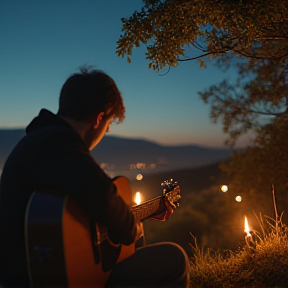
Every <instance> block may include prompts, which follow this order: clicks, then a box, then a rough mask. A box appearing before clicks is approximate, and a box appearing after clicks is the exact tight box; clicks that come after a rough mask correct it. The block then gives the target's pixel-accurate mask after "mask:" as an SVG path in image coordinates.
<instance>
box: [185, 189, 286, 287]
mask: <svg viewBox="0 0 288 288" xmlns="http://www.w3.org/2000/svg"><path fill="white" fill-rule="evenodd" d="M272 190H273V191H272V193H273V197H274V189H272ZM273 204H274V208H275V219H272V218H270V217H267V216H265V217H264V219H263V218H262V216H261V214H260V216H259V217H257V216H255V217H257V219H258V221H259V223H260V229H261V231H260V232H257V231H251V234H252V239H253V241H252V242H248V243H246V244H245V245H242V246H241V247H239V248H238V250H237V251H235V252H233V251H224V252H220V251H213V250H211V249H208V250H205V251H204V250H203V249H201V248H200V247H199V246H198V245H197V241H196V239H195V237H194V244H191V247H192V250H193V256H192V258H191V274H190V275H191V276H190V287H193V288H194V287H199V288H200V287H201V288H205V287H212V288H214V287H215V288H216V287H217V288H218V287H225V288H226V287H235V288H236V287H237V288H240V287H257V288H258V287H259V288H260V287H261V288H266V287H267V288H268V287H275V288H276V287H277V288H280V287H281V288H282V287H288V226H286V225H285V224H284V223H282V215H281V216H280V217H279V216H278V214H277V209H276V204H275V197H274V203H273Z"/></svg>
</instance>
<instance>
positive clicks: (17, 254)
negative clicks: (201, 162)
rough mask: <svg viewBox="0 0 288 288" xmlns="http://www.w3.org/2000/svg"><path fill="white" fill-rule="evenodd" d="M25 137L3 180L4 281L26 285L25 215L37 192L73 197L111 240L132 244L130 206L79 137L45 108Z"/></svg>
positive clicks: (0, 264)
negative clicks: (47, 191) (103, 226)
mask: <svg viewBox="0 0 288 288" xmlns="http://www.w3.org/2000/svg"><path fill="white" fill-rule="evenodd" d="M26 132H27V135H26V136H25V137H24V138H23V139H22V140H21V141H20V142H19V143H18V144H17V146H16V147H15V148H14V150H13V151H12V153H11V154H10V155H9V157H8V159H7V161H6V163H5V166H4V168H3V172H2V176H1V182H0V280H1V281H4V282H7V281H8V282H9V281H12V279H14V280H15V279H17V281H18V283H16V284H20V285H22V284H23V285H24V284H25V283H28V275H27V267H26V266H27V265H26V255H25V243H24V215H25V210H26V206H27V202H28V200H29V198H30V196H31V194H32V193H33V191H35V190H43V189H45V190H46V189H47V190H51V191H54V192H56V193H59V194H61V195H64V194H69V195H70V196H71V197H72V198H74V199H75V200H76V201H77V202H78V204H79V205H80V206H81V207H82V208H83V209H84V210H85V211H86V212H87V213H88V215H89V216H90V217H92V218H93V219H94V220H96V221H97V222H99V223H101V224H103V225H105V226H106V227H107V228H108V231H109V235H110V238H111V240H112V241H114V242H117V243H123V244H130V243H132V242H133V240H134V238H135V234H136V228H135V224H134V217H133V215H132V213H131V210H130V207H129V206H128V205H126V204H125V202H124V201H123V200H122V198H121V197H120V196H119V195H118V194H117V188H116V186H115V185H114V184H113V181H112V179H111V178H109V177H108V176H107V175H106V174H105V172H104V171H103V170H102V169H101V168H100V167H99V165H98V164H97V163H96V162H95V160H94V159H93V158H92V157H91V156H90V154H89V150H88V149H87V147H86V146H85V144H84V142H83V140H82V139H81V137H80V136H79V134H77V133H76V132H75V130H74V129H73V128H72V127H71V126H70V125H69V124H68V123H67V122H66V121H64V120H62V119H61V118H59V117H58V116H56V115H54V114H52V113H51V112H49V111H47V110H44V109H43V110H41V111H40V113H39V116H38V117H36V118H35V119H34V120H33V121H32V122H31V123H30V124H29V125H28V127H27V128H26ZM96 149H97V148H96ZM16 284H15V285H16Z"/></svg>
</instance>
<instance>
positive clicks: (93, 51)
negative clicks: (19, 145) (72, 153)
mask: <svg viewBox="0 0 288 288" xmlns="http://www.w3.org/2000/svg"><path fill="white" fill-rule="evenodd" d="M141 7H142V1H141V0H122V1H119V0H105V1H101V0H60V1H56V0H49V1H48V0H41V1H39V0H38V1H37V0H25V1H23V0H1V1H0V129H1V128H2V129H3V128H19V127H25V126H26V125H27V124H28V123H29V122H30V121H31V119H32V118H33V117H35V116H36V115H37V114H38V112H39V110H40V109H41V108H46V109H49V110H50V111H52V112H54V113H56V112H57V108H58V97H59V92H60V89H61V86H62V84H63V83H64V81H65V80H66V79H67V78H68V77H69V76H70V75H71V74H72V73H74V72H76V71H77V68H78V67H79V66H81V65H83V64H88V65H94V66H95V68H97V69H101V70H103V71H104V72H106V73H107V74H109V75H110V76H111V77H112V78H113V79H114V80H115V82H116V84H117V85H118V87H119V90H120V91H121V92H122V96H123V99H124V104H125V106H126V119H125V121H124V122H123V123H122V124H120V125H112V127H111V132H110V135H115V136H121V137H133V138H144V139H147V140H152V141H154V142H157V143H160V144H164V145H174V144H197V145H205V146H208V147H222V146H223V142H224V140H225V135H224V134H223V133H222V128H221V124H217V125H215V124H213V123H212V121H211V120H210V119H209V108H210V107H209V106H208V105H205V104H204V103H203V101H202V100H201V99H200V96H199V95H198V93H197V92H198V91H203V90H204V89H205V88H208V87H209V86H210V85H211V84H214V83H218V82H220V81H221V80H222V79H224V78H228V79H229V78H230V77H233V73H229V74H228V73H227V74H224V73H222V72H221V71H220V70H219V69H217V68H215V67H212V66H210V67H209V66H208V68H206V69H204V68H200V67H199V64H198V63H197V62H196V61H195V62H186V63H181V65H179V66H178V67H176V68H173V69H171V70H170V72H169V73H168V74H167V75H165V76H159V75H158V74H157V73H155V72H154V71H153V70H152V69H148V62H147V61H146V60H145V50H144V47H142V48H141V46H140V48H138V49H136V50H135V51H134V52H133V55H132V62H131V64H128V62H127V61H126V59H122V58H119V57H118V56H117V55H116V53H115V51H116V41H117V40H118V38H119V35H120V33H121V29H122V23H121V18H122V17H128V16H130V15H131V14H132V13H133V12H134V11H135V10H140V8H141ZM239 144H241V143H239Z"/></svg>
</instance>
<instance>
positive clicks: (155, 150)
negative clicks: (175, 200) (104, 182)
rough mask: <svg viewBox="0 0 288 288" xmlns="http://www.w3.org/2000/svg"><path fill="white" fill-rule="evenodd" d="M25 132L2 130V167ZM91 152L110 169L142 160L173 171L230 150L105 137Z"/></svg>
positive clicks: (202, 163)
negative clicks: (165, 144)
mask: <svg viewBox="0 0 288 288" xmlns="http://www.w3.org/2000/svg"><path fill="white" fill-rule="evenodd" d="M24 135H25V130H24V129H0V169H2V168H3V165H4V162H5V161H6V159H7V157H8V155H9V153H10V152H11V151H12V149H13V148H14V146H15V145H16V144H17V143H18V141H19V140H20V139H21V138H22V137H23V136H24ZM91 155H92V156H93V157H94V158H95V159H96V161H97V162H98V163H99V164H101V163H106V165H107V167H106V168H107V169H108V170H109V169H110V168H111V167H112V166H113V169H116V170H126V169H127V170H129V169H130V164H132V165H133V164H135V165H136V164H137V163H143V164H144V165H151V164H156V169H155V172H156V170H157V167H161V171H172V170H177V169H183V168H193V167H200V166H205V165H209V164H211V163H216V162H219V161H221V160H223V159H225V158H228V157H229V156H230V155H231V149H224V148H223V149H221V148H206V147H201V146H196V145H183V146H181V145H177V146H164V145H160V144H156V143H153V142H150V141H147V140H142V139H130V138H120V137H115V136H105V137H104V138H103V140H102V141H101V142H100V143H99V144H98V145H97V146H96V147H95V148H94V149H93V150H92V151H91ZM103 165H104V164H103ZM149 167H150V166H149ZM146 168H147V166H146Z"/></svg>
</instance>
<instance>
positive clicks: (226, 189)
mask: <svg viewBox="0 0 288 288" xmlns="http://www.w3.org/2000/svg"><path fill="white" fill-rule="evenodd" d="M220 189H221V191H222V192H227V191H228V186H227V185H222V186H221V188H220Z"/></svg>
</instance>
